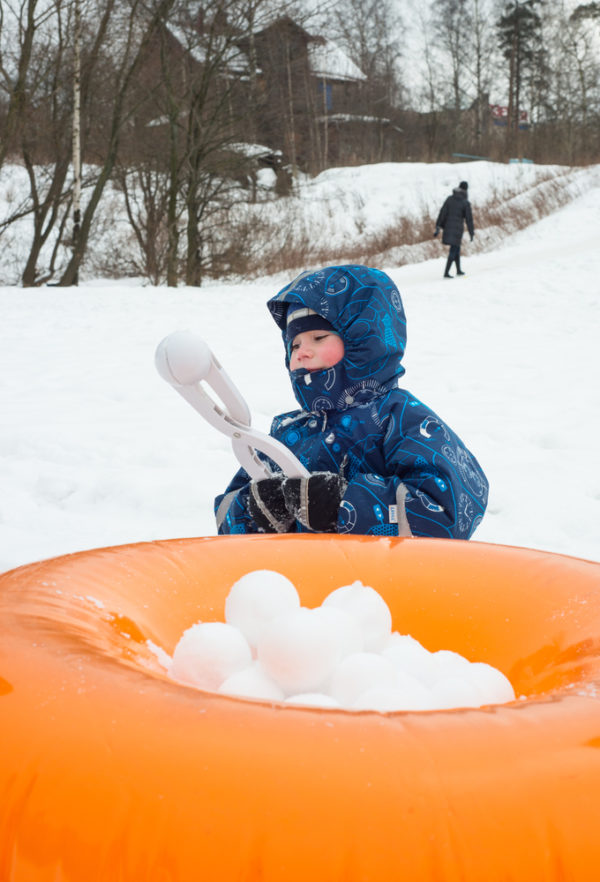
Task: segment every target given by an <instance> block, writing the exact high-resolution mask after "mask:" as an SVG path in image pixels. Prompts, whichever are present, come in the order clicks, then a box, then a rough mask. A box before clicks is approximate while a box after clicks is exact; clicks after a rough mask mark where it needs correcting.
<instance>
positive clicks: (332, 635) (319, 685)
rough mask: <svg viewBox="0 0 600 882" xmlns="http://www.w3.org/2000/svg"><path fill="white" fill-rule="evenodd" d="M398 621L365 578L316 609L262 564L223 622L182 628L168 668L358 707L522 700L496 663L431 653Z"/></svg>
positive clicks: (253, 693)
mask: <svg viewBox="0 0 600 882" xmlns="http://www.w3.org/2000/svg"><path fill="white" fill-rule="evenodd" d="M391 628H392V616H391V613H390V610H389V608H388V606H387V604H386V602H385V601H384V599H383V598H382V597H381V595H379V594H378V593H377V592H376V591H375V590H374V589H373V588H369V587H368V586H366V585H363V584H362V583H361V582H358V581H357V582H354V583H353V584H352V585H345V586H343V587H341V588H337V589H336V590H335V591H332V593H331V594H329V595H328V596H327V597H326V598H325V600H324V601H323V603H322V604H321V606H319V607H317V608H315V609H308V608H306V607H303V606H301V604H300V597H299V595H298V591H297V590H296V588H295V586H294V585H293V584H292V582H290V580H289V579H287V578H286V577H285V576H283V575H281V574H280V573H277V572H273V571H271V570H255V571H253V572H250V573H247V574H246V575H245V576H242V578H241V579H239V580H238V581H237V582H236V583H235V584H234V585H233V587H232V588H231V591H230V593H229V595H228V597H227V599H226V602H225V622H199V623H198V624H195V625H192V627H190V628H188V629H187V631H185V632H184V634H183V636H182V637H181V639H180V640H179V642H178V644H177V646H176V647H175V650H174V652H173V657H172V659H171V660H170V661H169V662H168V668H167V670H168V673H169V675H170V676H171V677H172V678H173V679H174V680H177V681H179V682H181V683H186V684H189V685H192V686H196V687H198V688H200V689H204V690H208V691H212V692H219V693H222V694H225V695H232V696H238V697H244V698H250V699H259V700H267V701H271V702H273V701H276V702H285V703H286V704H294V705H309V706H313V707H329V708H343V709H344V710H352V711H358V710H375V711H399V710H405V711H424V710H439V709H443V708H454V707H481V706H482V705H488V704H500V703H504V702H507V701H513V700H514V698H515V693H514V690H513V688H512V686H511V684H510V682H509V681H508V680H507V678H506V677H505V676H504V674H502V673H501V672H500V671H498V670H497V669H496V668H493V667H492V666H490V665H488V664H484V663H482V662H469V661H468V660H467V659H466V658H464V657H463V656H461V655H459V654H458V653H456V652H452V651H449V650H439V651H437V652H429V651H428V650H427V649H425V648H424V647H423V646H422V645H421V644H420V643H419V642H418V641H417V640H415V639H414V638H413V637H410V636H409V635H403V634H399V633H398V632H397V631H394V632H393V633H392V630H391Z"/></svg>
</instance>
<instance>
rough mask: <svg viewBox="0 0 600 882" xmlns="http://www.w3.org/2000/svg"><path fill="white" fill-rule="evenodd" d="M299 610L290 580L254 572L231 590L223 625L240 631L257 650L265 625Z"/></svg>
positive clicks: (244, 577) (268, 572)
mask: <svg viewBox="0 0 600 882" xmlns="http://www.w3.org/2000/svg"><path fill="white" fill-rule="evenodd" d="M299 607H300V598H299V596H298V592H297V591H296V588H295V587H294V585H293V584H292V583H291V582H290V580H289V579H286V577H285V576H282V575H281V573H276V572H274V571H273V570H254V571H253V572H251V573H246V575H245V576H242V577H241V579H238V581H237V582H236V583H235V584H234V585H233V587H232V588H231V591H230V592H229V595H228V596H227V600H226V601H225V621H226V622H227V623H228V624H230V625H233V626H234V627H236V628H239V629H240V631H241V632H242V634H244V636H245V637H246V640H247V641H248V643H249V644H250V646H251V647H252V648H253V649H256V646H257V645H258V640H259V637H260V634H261V631H262V629H263V627H264V626H265V624H266V623H267V622H269V621H271V619H274V618H276V617H277V616H279V615H281V614H282V613H284V612H290V611H291V610H294V609H298V608H299Z"/></svg>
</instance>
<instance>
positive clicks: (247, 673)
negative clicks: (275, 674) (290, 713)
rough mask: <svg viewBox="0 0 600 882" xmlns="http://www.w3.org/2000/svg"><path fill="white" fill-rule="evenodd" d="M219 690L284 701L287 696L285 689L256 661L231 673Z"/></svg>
mask: <svg viewBox="0 0 600 882" xmlns="http://www.w3.org/2000/svg"><path fill="white" fill-rule="evenodd" d="M219 692H221V693H222V694H223V695H237V696H238V697H242V698H264V699H268V700H271V701H283V699H284V697H285V696H284V693H283V690H282V689H280V688H279V686H278V685H277V684H276V683H274V682H273V680H271V678H270V677H268V676H267V674H266V672H265V670H264V668H263V667H262V665H261V664H260V662H254V663H253V664H251V665H250V667H248V668H244V669H243V670H242V671H236V673H235V674H231V676H229V677H227V679H226V680H224V681H223V683H221V685H220V686H219Z"/></svg>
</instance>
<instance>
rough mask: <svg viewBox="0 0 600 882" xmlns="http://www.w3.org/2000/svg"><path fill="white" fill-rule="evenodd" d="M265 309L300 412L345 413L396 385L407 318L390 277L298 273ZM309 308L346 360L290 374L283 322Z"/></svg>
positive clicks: (349, 269) (339, 269)
mask: <svg viewBox="0 0 600 882" xmlns="http://www.w3.org/2000/svg"><path fill="white" fill-rule="evenodd" d="M267 306H268V308H269V310H270V312H271V315H272V316H273V319H274V320H275V322H276V323H277V325H278V327H279V329H280V330H281V333H282V339H283V344H284V350H285V364H286V368H287V369H288V372H289V376H290V380H291V383H292V388H293V390H294V395H295V397H296V400H297V401H298V403H299V405H300V406H301V408H302V409H303V410H308V411H312V412H319V411H326V410H333V409H335V410H344V409H346V408H348V407H350V406H352V405H356V404H365V403H366V402H368V401H370V400H371V399H373V398H375V397H377V396H379V395H382V394H384V393H385V392H387V391H388V390H389V389H392V388H394V387H396V386H397V385H398V379H399V378H400V377H401V376H402V374H403V373H404V368H403V366H402V364H401V361H402V357H403V355H404V349H405V346H406V318H405V315H404V309H403V306H402V299H401V297H400V293H399V291H398V289H397V288H396V286H395V284H394V283H393V282H392V280H391V279H390V277H389V276H388V275H386V273H384V272H381V270H376V269H371V268H369V267H366V266H354V265H349V266H331V267H326V268H324V269H320V270H311V271H309V272H305V273H302V275H300V276H298V278H296V279H294V281H293V282H291V283H290V284H289V285H286V287H285V288H282V290H281V291H279V293H278V294H277V295H276V296H275V297H273V298H271V299H270V300H269V301H268V303H267ZM299 306H307V307H309V308H310V309H314V310H315V312H317V313H318V314H319V315H321V316H323V317H324V318H326V319H327V321H328V322H330V323H331V325H332V326H333V328H334V329H335V330H336V332H337V333H338V334H339V335H340V337H341V338H342V340H343V342H344V357H343V358H342V360H341V361H340V362H338V364H336V365H334V366H333V367H331V368H329V369H325V370H322V371H315V372H312V373H309V372H308V371H306V370H305V369H304V368H300V369H299V370H296V371H290V365H289V355H288V351H287V346H286V333H285V331H286V316H287V312H288V310H289V309H290V308H294V309H296V308H298V307H299Z"/></svg>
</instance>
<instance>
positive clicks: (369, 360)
mask: <svg viewBox="0 0 600 882" xmlns="http://www.w3.org/2000/svg"><path fill="white" fill-rule="evenodd" d="M292 304H293V305H294V306H299V305H302V306H308V307H310V308H311V309H314V310H315V311H316V312H318V313H319V314H320V315H322V316H324V317H325V318H326V319H327V320H328V321H329V322H330V323H331V324H332V325H333V327H334V328H335V329H336V330H337V331H339V333H340V335H341V337H342V339H343V341H344V347H345V352H344V357H343V359H342V361H340V362H339V363H338V364H336V365H335V366H334V367H332V368H329V369H327V370H322V371H317V372H313V373H308V372H307V371H305V370H304V369H300V370H297V371H290V379H291V382H292V386H293V389H294V394H295V396H296V399H297V401H298V403H299V404H300V406H301V408H302V409H301V410H296V411H291V412H289V413H284V414H281V415H280V416H277V417H275V419H274V420H273V424H272V426H271V432H270V434H271V435H273V437H275V438H277V439H278V440H279V441H281V442H283V444H285V445H286V446H287V447H289V448H290V450H292V451H293V452H294V453H295V455H296V456H297V457H298V459H299V460H300V461H301V462H302V463H303V464H304V465H305V466H306V467H307V468H308V470H309V471H311V472H317V471H329V472H338V473H340V474H342V475H343V477H344V478H345V479H346V480H347V481H348V485H347V488H346V491H345V494H344V498H343V500H342V503H341V505H340V508H339V514H338V521H337V532H338V533H368V534H372V535H379V536H398V535H400V536H410V535H412V536H437V537H446V538H455V539H468V538H469V537H470V536H471V534H472V533H473V531H474V530H475V528H476V527H477V525H478V524H479V522H480V521H481V519H482V517H483V514H484V512H485V508H486V504H487V495H488V482H487V480H486V477H485V475H484V473H483V471H482V469H481V467H480V465H479V463H478V462H477V460H476V459H475V457H474V456H473V455H472V454H471V453H470V452H469V451H468V450H467V448H466V447H465V445H464V444H463V442H462V441H461V440H460V438H458V436H457V435H455V433H454V432H453V431H452V430H451V429H450V428H449V427H448V426H447V425H446V424H445V423H444V422H443V421H442V420H441V419H440V418H439V417H438V416H437V415H436V414H435V413H433V412H432V411H431V410H430V409H429V408H428V407H426V406H425V405H424V404H422V402H420V401H419V400H418V399H417V398H415V397H414V395H411V393H410V392H408V391H406V390H405V389H400V388H399V387H398V378H399V377H400V376H402V374H403V373H404V368H403V367H402V365H401V363H400V362H401V359H402V356H403V354H404V348H405V344H406V320H405V317H404V310H403V307H402V301H401V298H400V294H399V292H398V290H397V288H396V286H395V285H394V283H393V282H392V280H391V279H390V278H389V276H387V275H386V274H385V273H383V272H381V271H379V270H375V269H370V268H368V267H364V266H339V267H327V268H326V269H322V270H318V271H315V272H308V273H304V274H303V275H301V276H299V277H298V278H297V279H296V280H295V281H294V282H292V283H291V284H290V285H288V286H287V287H286V288H284V289H283V290H282V291H280V292H279V294H277V296H276V297H274V298H272V299H271V300H270V301H269V302H268V304H267V305H268V307H269V309H270V311H271V314H272V315H273V318H274V319H275V321H276V323H277V324H278V325H279V327H280V329H281V330H282V333H283V335H284V343H285V320H286V313H287V310H288V307H289V306H290V305H292ZM286 367H287V368H288V370H289V358H288V356H287V354H286ZM249 481H250V478H249V476H248V474H247V473H246V471H245V470H244V469H240V470H239V471H238V472H237V474H236V475H235V477H234V478H233V480H232V481H231V483H230V484H229V486H228V487H227V490H226V491H225V493H224V494H222V495H220V496H218V497H217V498H216V500H215V512H216V515H217V526H218V531H219V533H256V532H258V529H257V527H256V525H255V523H254V521H253V520H252V518H251V516H250V515H249V513H248V508H247V501H248V484H249ZM295 531H296V532H306V527H304V526H303V525H302V524H301V523H300V522H299V521H297V522H296V524H295Z"/></svg>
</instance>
